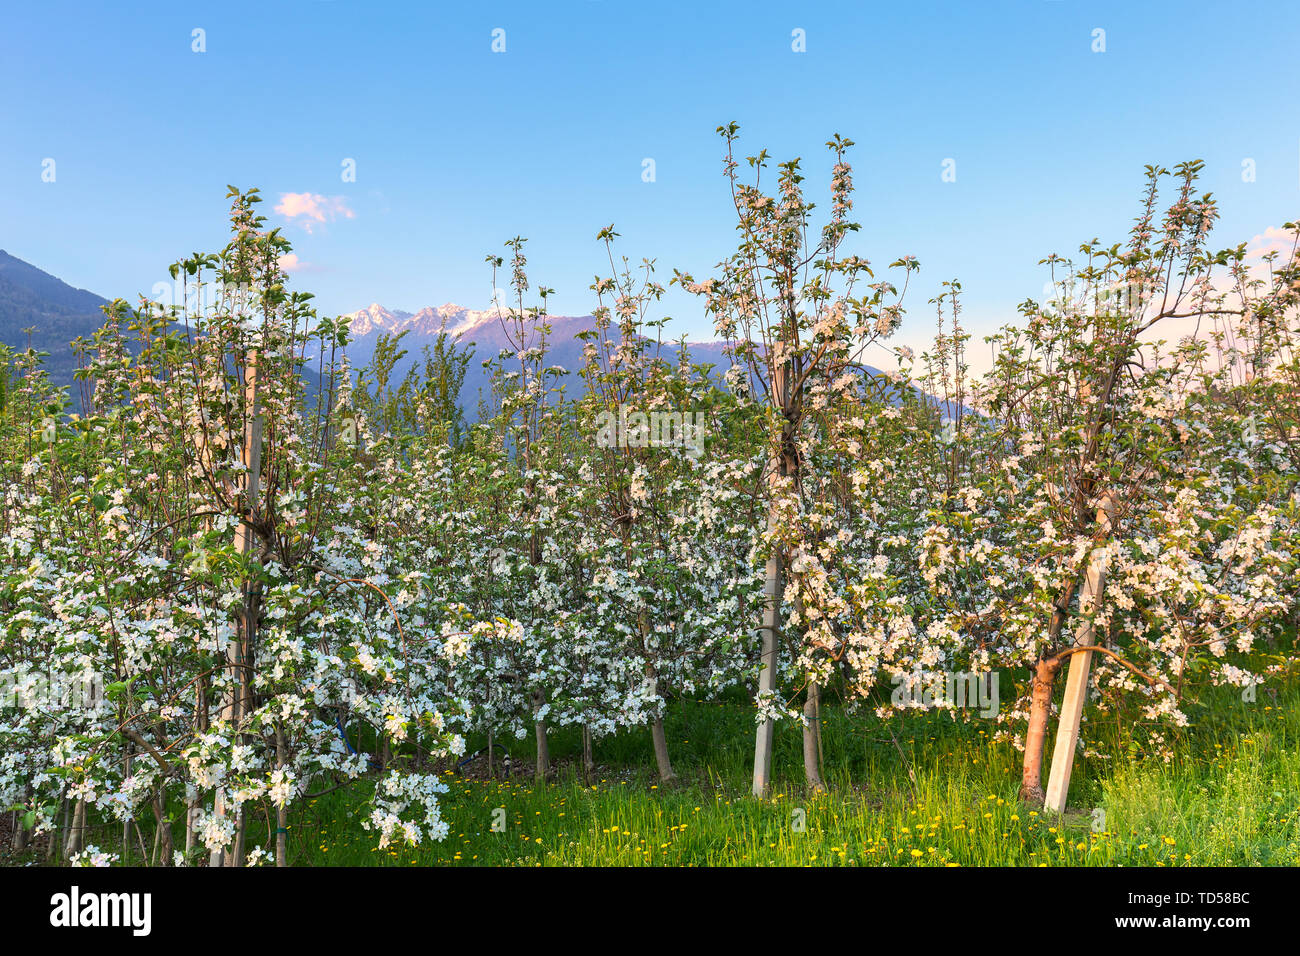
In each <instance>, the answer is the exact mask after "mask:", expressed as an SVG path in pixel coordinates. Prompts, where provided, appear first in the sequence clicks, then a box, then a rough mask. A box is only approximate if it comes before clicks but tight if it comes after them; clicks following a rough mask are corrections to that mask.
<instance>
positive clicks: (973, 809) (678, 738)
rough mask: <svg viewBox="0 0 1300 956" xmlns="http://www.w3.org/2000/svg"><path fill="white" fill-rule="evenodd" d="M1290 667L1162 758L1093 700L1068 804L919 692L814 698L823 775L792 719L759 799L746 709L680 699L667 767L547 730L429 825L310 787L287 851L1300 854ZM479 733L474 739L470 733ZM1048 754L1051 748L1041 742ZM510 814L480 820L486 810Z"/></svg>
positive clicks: (1275, 857) (1074, 856) (608, 860)
mask: <svg viewBox="0 0 1300 956" xmlns="http://www.w3.org/2000/svg"><path fill="white" fill-rule="evenodd" d="M1298 705H1300V685H1298V682H1296V681H1295V680H1291V681H1289V682H1288V683H1286V684H1285V685H1283V686H1282V687H1281V688H1280V689H1278V693H1277V694H1276V696H1273V695H1271V694H1265V693H1263V692H1262V691H1261V693H1260V696H1259V699H1258V701H1256V702H1246V701H1243V700H1241V692H1240V690H1234V689H1231V688H1223V689H1221V690H1218V691H1215V692H1213V693H1212V694H1211V695H1210V697H1209V698H1208V700H1207V703H1206V704H1204V705H1202V706H1200V707H1198V708H1196V709H1195V713H1194V715H1193V716H1194V719H1193V722H1192V724H1191V725H1190V726H1189V727H1186V728H1182V729H1180V730H1178V731H1177V732H1176V735H1174V736H1172V737H1171V740H1172V742H1173V749H1174V756H1173V758H1172V759H1171V760H1168V761H1166V760H1163V759H1159V758H1155V757H1147V756H1143V755H1142V754H1141V753H1137V752H1134V750H1133V748H1132V747H1131V744H1130V743H1129V741H1127V740H1126V739H1124V734H1123V728H1122V727H1118V726H1116V725H1114V724H1113V723H1111V722H1108V721H1107V720H1106V719H1104V718H1103V717H1101V716H1097V715H1094V720H1095V722H1094V723H1093V724H1092V725H1091V726H1090V727H1087V728H1086V731H1087V732H1086V733H1085V736H1086V737H1087V738H1088V742H1089V756H1087V757H1086V758H1085V757H1083V756H1080V757H1079V758H1078V759H1077V760H1076V767H1075V772H1074V778H1073V783H1072V789H1071V793H1070V810H1069V811H1068V812H1067V813H1066V814H1065V816H1064V817H1057V816H1055V815H1052V814H1047V813H1045V812H1043V811H1041V810H1034V809H1031V808H1027V807H1025V806H1023V805H1021V804H1019V802H1018V800H1017V790H1018V787H1019V779H1020V753H1019V751H1017V750H1016V749H1015V748H1014V747H1013V746H1012V745H1011V744H1010V743H1009V742H994V741H993V740H991V738H990V727H991V725H990V723H989V722H988V721H983V720H972V721H961V720H954V719H953V718H952V717H951V716H949V715H947V714H944V713H936V712H929V713H924V712H917V713H914V714H910V715H908V716H900V717H895V718H892V719H891V720H889V721H882V720H880V719H878V718H876V717H874V716H872V715H871V714H870V713H863V712H859V713H857V714H850V713H846V712H845V711H843V710H841V709H839V708H836V707H827V708H826V709H825V711H824V720H823V745H824V751H825V756H826V767H825V768H824V776H825V778H826V783H827V787H828V790H827V792H824V793H815V792H809V791H808V790H807V789H806V788H805V786H804V784H803V774H802V763H801V756H800V750H799V747H800V734H799V730H798V728H797V727H796V726H787V727H781V728H779V729H778V734H777V742H778V747H777V753H776V768H775V778H776V784H775V786H774V788H773V792H772V797H771V799H767V800H761V801H760V800H756V799H753V798H752V797H750V796H749V795H748V791H749V777H750V761H751V760H752V754H753V709H752V706H747V705H746V704H745V703H744V701H743V700H741V699H735V700H726V701H722V702H699V701H679V702H675V703H674V704H673V705H672V706H671V707H670V708H669V711H668V714H667V733H668V739H669V741H670V747H671V750H672V757H673V761H674V769H675V770H676V771H677V773H678V774H679V776H680V783H679V784H678V785H677V786H673V787H663V786H660V785H659V784H658V782H657V779H656V777H655V774H654V772H653V768H654V765H653V758H652V756H651V753H652V751H651V745H650V737H649V732H648V731H640V732H624V733H620V734H618V735H616V736H613V737H610V738H606V739H603V740H598V741H596V744H595V760H596V764H597V769H596V772H595V774H594V775H593V776H592V777H591V778H590V779H589V780H587V781H584V780H583V779H582V776H581V774H580V773H578V772H577V771H576V770H575V769H574V768H576V767H577V766H579V765H578V762H577V758H578V756H579V755H580V752H581V751H580V748H581V744H580V738H579V735H578V733H577V731H576V730H573V729H565V730H560V731H557V732H555V733H553V735H552V737H551V748H552V756H553V758H556V760H557V763H558V764H559V769H558V771H557V773H556V777H555V779H553V780H550V781H548V782H546V783H538V782H536V781H535V780H534V779H533V778H532V776H531V775H530V774H529V772H530V771H531V768H532V756H533V753H534V752H533V751H532V749H531V747H530V746H529V743H530V742H529V741H520V742H518V744H517V746H515V747H513V748H512V756H513V758H514V759H513V775H512V777H510V778H508V779H482V778H481V777H480V778H475V777H472V776H467V775H464V774H457V773H454V772H453V773H450V774H447V775H445V777H444V780H445V782H446V783H447V784H448V785H449V788H450V790H449V792H448V793H447V794H445V795H444V798H443V812H444V817H445V819H446V820H447V821H448V823H449V824H450V827H451V832H450V834H449V836H448V837H447V838H446V839H445V840H443V841H442V842H441V843H436V844H429V845H426V846H422V847H418V848H410V847H406V846H392V847H388V848H386V849H383V850H379V849H376V848H375V840H374V836H373V835H372V834H371V833H368V832H367V831H365V830H364V829H363V827H362V821H363V819H364V817H365V815H366V812H367V805H366V800H365V794H364V793H363V792H361V791H359V790H358V789H356V788H353V789H351V790H346V791H344V790H340V791H336V792H334V793H331V794H328V795H325V796H322V797H320V798H318V799H317V800H315V801H312V802H311V803H310V804H309V805H308V806H307V807H306V808H305V810H304V812H303V814H302V815H300V816H298V817H297V818H296V819H295V820H294V823H293V826H292V827H291V832H290V838H291V844H290V845H291V862H292V863H293V864H295V865H313V866H328V865H335V866H338V865H377V866H539V865H541V866H578V865H583V866H585V865H613V866H656V865H669V866H718V865H774V866H790V865H809V864H811V865H839V864H848V865H906V866H958V865H959V866H972V865H978V866H1061V865H1066V866H1143V865H1145V866H1190V865H1197V866H1206V865H1210V866H1216V865H1217V866H1223V865H1234V866H1235V865H1290V866H1294V865H1300V748H1298V747H1297V743H1298V742H1300V706H1298ZM473 743H475V742H473V741H472V742H471V744H473ZM1049 756H1050V755H1049ZM498 808H502V809H503V810H504V813H498V814H497V815H496V816H497V819H498V820H503V822H504V829H502V830H500V831H499V832H498V831H494V830H493V821H494V811H496V810H497V809H498Z"/></svg>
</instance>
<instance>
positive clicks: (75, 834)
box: [65, 800, 86, 860]
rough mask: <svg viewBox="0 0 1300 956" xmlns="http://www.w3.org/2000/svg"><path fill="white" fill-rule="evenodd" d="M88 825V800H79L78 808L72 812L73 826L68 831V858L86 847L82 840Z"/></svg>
mask: <svg viewBox="0 0 1300 956" xmlns="http://www.w3.org/2000/svg"><path fill="white" fill-rule="evenodd" d="M85 827H86V801H85V800H78V801H77V806H76V809H75V810H73V812H72V828H71V829H70V830H69V831H68V840H67V846H66V851H65V852H66V854H67V857H68V859H69V860H70V859H72V857H73V856H74V855H75V854H77V853H80V852H81V851H82V849H83V848H84V845H83V841H82V831H83V830H84V829H85Z"/></svg>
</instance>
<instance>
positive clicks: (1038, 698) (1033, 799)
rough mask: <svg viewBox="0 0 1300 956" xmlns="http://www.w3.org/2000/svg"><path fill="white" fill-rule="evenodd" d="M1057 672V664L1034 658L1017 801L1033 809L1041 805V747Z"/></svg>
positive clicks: (1050, 709)
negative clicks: (1035, 663)
mask: <svg viewBox="0 0 1300 956" xmlns="http://www.w3.org/2000/svg"><path fill="white" fill-rule="evenodd" d="M1060 669H1061V662H1060V661H1053V660H1045V659H1043V658H1039V659H1038V663H1037V665H1036V667H1035V669H1034V680H1033V689H1032V691H1031V695H1030V703H1029V729H1028V730H1027V731H1026V733H1025V759H1024V771H1023V774H1022V776H1021V780H1020V799H1021V800H1023V801H1024V802H1025V803H1028V804H1032V805H1034V806H1042V803H1043V747H1044V745H1045V744H1046V742H1047V722H1048V718H1049V717H1050V716H1051V713H1052V688H1053V687H1054V686H1055V684H1056V675H1057V672H1058V671H1060Z"/></svg>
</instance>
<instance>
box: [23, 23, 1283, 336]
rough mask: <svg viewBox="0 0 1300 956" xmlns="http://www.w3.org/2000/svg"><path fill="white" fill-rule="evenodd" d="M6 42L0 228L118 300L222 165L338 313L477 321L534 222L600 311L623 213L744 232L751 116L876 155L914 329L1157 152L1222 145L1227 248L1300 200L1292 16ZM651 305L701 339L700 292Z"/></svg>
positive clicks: (1191, 153)
mask: <svg viewBox="0 0 1300 956" xmlns="http://www.w3.org/2000/svg"><path fill="white" fill-rule="evenodd" d="M498 27H499V28H502V29H504V30H505V31H506V52H505V53H502V54H497V53H493V52H492V49H491V44H492V35H491V34H492V31H493V29H494V28H498ZM195 28H202V29H203V30H204V31H206V47H207V49H206V52H204V53H195V52H193V51H192V49H191V47H192V42H193V41H192V31H193V30H194V29H195ZM796 28H798V29H802V30H804V31H805V33H806V46H807V52H804V53H796V52H793V51H792V49H791V43H792V39H791V31H792V30H794V29H796ZM1096 28H1101V29H1104V30H1105V44H1106V50H1105V52H1104V53H1095V52H1093V50H1092V46H1093V44H1094V39H1093V30H1094V29H1096ZM0 31H3V32H2V33H0V90H3V94H0V181H2V182H3V183H4V188H3V189H2V190H0V248H5V249H7V250H8V251H9V252H11V253H12V254H14V255H17V256H19V257H21V258H23V259H26V260H28V261H30V262H32V263H34V264H35V265H37V266H39V267H41V268H43V269H45V270H47V271H49V272H52V273H54V274H56V275H58V276H59V277H60V278H63V279H64V280H66V281H68V282H71V283H72V284H74V285H77V286H82V287H85V288H89V289H91V290H92V291H95V292H98V293H100V294H103V295H110V296H111V295H115V294H123V295H127V296H128V297H131V296H134V295H135V294H137V293H139V292H148V291H149V289H150V288H151V287H152V285H153V283H155V282H158V281H160V280H162V279H164V278H165V277H166V266H167V264H168V263H170V262H172V261H174V260H175V259H177V258H180V257H181V256H183V255H186V254H188V253H190V252H193V251H197V250H209V249H215V248H218V247H219V246H220V244H221V243H222V242H223V239H224V236H223V217H224V213H225V200H224V198H223V197H224V189H225V185H226V184H227V183H234V184H237V185H240V186H243V187H249V186H254V185H257V186H260V187H261V188H262V191H263V194H264V195H265V196H266V197H267V199H268V201H267V202H266V203H265V205H264V209H265V210H266V212H267V213H268V214H269V215H270V216H271V219H272V221H274V222H285V223H286V232H287V234H288V235H289V236H290V237H291V238H292V239H293V241H294V243H295V248H296V252H297V254H298V255H299V257H300V260H301V261H302V262H303V263H306V266H305V267H304V268H303V269H302V270H301V271H299V272H298V273H297V275H296V276H295V282H296V283H297V284H298V286H300V287H303V288H307V289H310V290H311V291H314V292H316V293H317V303H318V305H319V307H320V308H321V310H322V311H323V312H327V313H336V312H343V311H351V310H354V309H356V308H359V307H362V306H364V305H367V304H369V303H370V302H372V301H376V300H377V301H379V302H381V303H383V304H385V305H387V306H389V307H393V308H402V309H407V310H414V309H416V308H419V307H421V306H424V305H434V304H440V303H442V302H446V301H448V300H451V301H456V302H459V303H461V304H464V305H467V306H470V307H480V308H481V307H483V306H485V305H486V304H487V300H488V298H489V296H490V280H489V274H488V272H487V268H486V266H485V265H484V264H483V257H484V255H485V254H486V253H488V252H489V251H497V250H499V249H500V248H501V243H502V241H503V240H505V239H507V238H508V237H510V236H513V235H515V234H523V235H525V236H528V237H530V242H529V243H528V249H529V252H530V256H531V263H532V272H533V278H534V281H535V282H540V283H543V284H545V285H548V286H552V287H554V288H556V289H557V290H558V293H559V295H558V301H557V302H556V305H557V311H558V312H562V313H566V314H575V313H585V312H587V311H590V309H591V307H592V301H591V295H590V293H589V292H588V289H587V287H588V285H589V284H590V282H591V279H592V276H593V274H594V273H595V272H596V271H597V270H598V269H601V266H602V260H601V253H600V249H599V247H598V245H597V244H596V242H595V241H594V237H595V234H596V231H597V230H598V229H599V228H601V227H603V226H605V225H607V224H609V223H611V222H613V223H615V224H616V226H617V228H618V231H619V232H620V233H622V235H623V237H624V238H623V240H622V246H623V251H624V252H626V253H627V254H628V255H630V256H632V257H634V258H638V259H639V258H640V257H641V256H652V257H657V259H658V261H659V264H660V266H661V270H662V279H663V281H664V283H665V284H667V279H668V277H669V276H670V275H671V269H672V267H673V266H678V267H682V268H685V269H689V270H691V271H693V272H695V273H696V275H697V276H702V275H705V274H707V273H708V272H709V271H710V268H711V267H712V265H713V264H714V263H715V262H716V261H717V260H718V259H719V258H721V257H722V256H723V255H724V254H726V253H727V252H728V250H729V248H730V246H731V243H732V240H733V232H732V224H731V220H730V217H729V213H730V209H729V203H728V198H727V192H726V187H725V182H724V180H723V178H722V176H721V163H720V155H721V144H720V142H719V140H718V138H717V136H716V135H715V134H714V129H715V127H716V126H718V124H720V123H723V122H726V121H728V120H732V119H734V120H736V121H738V122H739V123H740V124H741V126H742V134H743V141H742V145H745V146H748V147H749V148H750V149H752V150H753V151H757V149H758V148H760V147H763V146H765V147H767V148H768V150H769V151H770V152H771V153H772V154H773V157H774V160H778V161H779V160H782V159H786V158H789V157H792V156H796V155H797V156H802V157H804V159H805V168H806V171H807V172H808V174H809V181H808V185H809V187H810V189H811V190H813V192H814V193H815V194H818V195H823V194H824V193H823V190H824V187H825V184H826V169H827V165H828V164H827V160H826V154H825V150H824V148H823V146H822V144H823V143H824V142H825V140H826V139H827V138H829V136H830V134H831V133H834V132H840V133H843V134H844V135H846V136H849V137H851V138H853V139H854V140H855V141H856V142H857V144H858V145H857V147H856V148H855V149H854V150H853V152H852V156H851V158H852V160H853V162H854V164H855V168H856V179H857V183H858V185H859V192H858V196H857V210H856V213H857V216H858V218H859V220H860V221H861V222H862V223H863V225H864V229H863V233H862V234H861V238H860V240H859V242H860V246H859V251H860V252H862V253H863V254H865V255H867V256H868V257H870V258H872V260H873V261H875V262H877V263H878V264H880V265H884V264H885V263H887V262H888V261H890V260H892V259H893V258H896V257H897V256H900V255H904V254H911V255H916V256H917V257H919V258H920V260H921V262H922V271H921V273H920V277H919V285H917V286H916V287H915V289H914V291H915V292H917V293H918V294H917V295H915V296H911V297H910V302H911V308H910V309H909V316H910V319H909V323H908V326H907V328H908V330H909V331H908V334H907V335H906V336H905V339H907V340H909V341H917V342H920V341H923V340H924V339H925V338H926V337H927V336H928V335H929V330H930V328H931V327H932V319H931V311H930V307H929V306H927V305H926V304H925V299H926V298H928V297H929V296H931V295H933V294H934V293H935V292H936V291H937V289H938V283H939V282H940V281H941V280H943V279H946V278H953V277H956V278H959V279H960V280H961V281H962V283H963V285H964V287H965V289H966V292H967V310H968V311H967V317H968V318H969V319H970V320H971V324H972V326H973V327H974V330H975V331H977V332H984V331H987V330H989V329H991V328H992V327H993V326H995V325H997V324H1000V322H1001V321H1004V320H1008V319H1012V318H1014V305H1015V303H1017V302H1019V301H1021V300H1022V299H1024V298H1025V297H1026V296H1029V295H1035V296H1036V295H1038V294H1039V292H1040V291H1041V288H1042V282H1043V274H1042V272H1041V270H1040V268H1039V267H1037V266H1036V265H1035V263H1036V262H1037V260H1038V259H1040V258H1042V257H1043V256H1044V255H1045V254H1047V253H1049V252H1053V251H1058V252H1071V251H1073V250H1074V249H1075V247H1076V246H1077V245H1078V243H1079V242H1080V241H1082V240H1085V239H1088V238H1090V237H1092V236H1094V235H1099V236H1101V237H1102V238H1114V239H1119V238H1122V236H1123V233H1124V231H1125V230H1126V228H1127V225H1128V223H1129V221H1130V219H1131V218H1132V217H1133V215H1134V214H1135V212H1136V203H1137V199H1138V196H1139V191H1140V187H1141V176H1142V166H1143V165H1144V164H1145V163H1160V164H1164V165H1168V166H1172V165H1173V164H1174V163H1176V162H1178V161H1180V160H1183V159H1187V158H1193V157H1200V158H1203V159H1205V160H1206V161H1207V164H1208V166H1207V170H1206V182H1207V184H1208V186H1209V187H1210V188H1212V189H1213V190H1214V191H1215V192H1216V193H1217V194H1218V196H1219V197H1220V199H1221V201H1222V204H1223V207H1224V217H1223V224H1222V227H1221V229H1220V232H1219V233H1218V238H1219V239H1220V240H1221V241H1222V242H1223V243H1225V244H1226V243H1228V242H1232V243H1235V242H1237V241H1241V240H1249V239H1251V237H1253V236H1255V235H1258V234H1261V233H1263V232H1264V230H1265V229H1266V228H1267V227H1269V226H1277V225H1280V224H1281V223H1282V222H1283V221H1285V220H1287V219H1294V218H1297V217H1300V71H1298V70H1297V69H1296V56H1297V50H1298V49H1300V4H1297V3H1293V2H1273V3H1262V2H1242V3H1234V4H1232V5H1231V6H1229V5H1225V4H1222V3H1208V2H1205V3H1197V2H1160V0H1147V2H1142V3H1133V2H1083V0H1003V2H958V0H920V2H907V3H897V2H896V3H889V4H880V3H868V2H857V3H847V2H845V3H811V4H807V5H804V4H796V3H788V2H787V3H776V4H774V3H764V2H759V0H749V2H737V3H706V2H697V3H680V4H678V3H668V2H656V3H629V2H616V0H549V2H533V3H517V4H515V3H457V4H454V5H452V4H440V3H381V2H375V3H360V2H354V0H316V2H308V0H262V2H260V3H238V2H231V3H194V2H186V3H175V2H169V3H142V4H131V5H126V4H106V3H88V2H87V3H60V2H19V0H11V2H9V3H7V4H6V10H5V14H4V18H3V21H2V22H0ZM647 157H649V158H652V159H653V160H654V161H655V167H656V168H655V171H656V181H655V182H653V183H647V182H643V181H642V161H643V159H645V158H647ZM46 158H52V159H54V160H55V162H56V164H57V165H56V167H55V169H56V180H55V182H53V183H47V182H42V179H41V173H42V161H43V160H44V159H46ZM346 158H352V159H354V160H355V161H356V182H354V183H349V182H343V181H342V180H341V176H340V173H341V163H342V162H343V160H344V159H346ZM947 158H952V159H954V160H955V161H956V172H957V179H956V182H953V183H945V182H942V181H941V175H940V174H941V164H942V162H943V161H944V160H945V159H947ZM1247 158H1250V159H1253V160H1254V161H1255V163H1256V181H1255V182H1253V183H1245V182H1243V181H1242V175H1241V173H1242V161H1243V160H1244V159H1247ZM288 193H295V194H303V193H310V194H313V195H314V196H319V197H325V198H324V199H323V200H321V202H322V203H324V204H325V207H326V208H327V209H333V210H334V214H333V216H332V217H331V215H330V214H329V213H327V212H326V213H322V215H324V217H325V221H323V222H321V221H316V222H314V223H312V226H313V228H312V230H311V232H308V231H307V230H306V228H305V227H304V225H303V223H304V221H305V220H304V219H303V218H302V217H298V218H297V219H295V220H293V221H289V220H288V219H287V218H286V217H285V216H284V215H280V214H276V213H274V212H273V211H272V207H273V206H274V205H275V204H276V203H277V202H278V201H279V200H280V197H281V196H282V194H288ZM343 210H346V211H347V213H350V215H348V214H347V213H344V212H343ZM665 311H666V312H667V313H668V314H671V315H674V316H675V317H677V318H678V319H679V323H678V325H679V327H680V328H682V329H684V330H686V331H689V332H691V333H692V337H702V336H706V335H707V334H708V333H709V331H710V330H709V329H708V327H707V325H706V323H705V321H704V320H703V319H702V317H701V315H700V311H699V308H698V305H697V304H696V303H695V302H694V300H691V299H688V298H685V297H683V296H674V297H673V299H672V300H671V301H670V302H669V303H668V304H667V305H666V306H665Z"/></svg>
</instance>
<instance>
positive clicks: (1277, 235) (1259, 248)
mask: <svg viewBox="0 0 1300 956" xmlns="http://www.w3.org/2000/svg"><path fill="white" fill-rule="evenodd" d="M1294 246H1295V233H1293V232H1288V231H1287V230H1285V229H1281V228H1279V227H1277V226H1269V227H1268V228H1267V229H1265V230H1264V231H1263V232H1262V233H1260V234H1259V235H1258V236H1256V237H1255V238H1254V239H1252V240H1250V242H1249V243H1247V245H1246V255H1248V256H1250V257H1251V258H1252V259H1258V258H1261V257H1263V256H1266V255H1268V254H1269V253H1270V252H1276V253H1278V254H1279V258H1280V259H1285V258H1286V257H1287V254H1288V253H1290V251H1291V249H1292V248H1293V247H1294Z"/></svg>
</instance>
